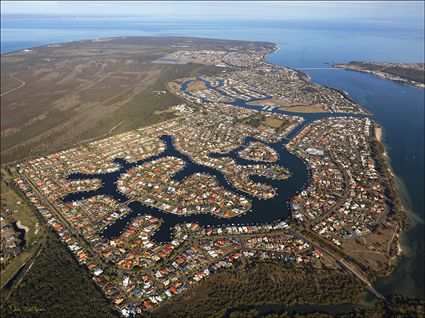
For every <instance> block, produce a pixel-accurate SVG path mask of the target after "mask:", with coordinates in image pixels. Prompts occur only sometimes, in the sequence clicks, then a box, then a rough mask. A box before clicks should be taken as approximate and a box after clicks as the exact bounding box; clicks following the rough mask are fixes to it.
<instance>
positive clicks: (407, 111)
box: [1, 18, 424, 297]
mask: <svg viewBox="0 0 425 318" xmlns="http://www.w3.org/2000/svg"><path fill="white" fill-rule="evenodd" d="M122 35H186V36H200V37H210V38H223V39H241V40H262V41H272V42H276V43H278V45H279V50H278V51H277V52H275V53H274V54H272V55H271V56H269V57H268V60H269V61H270V62H272V63H276V64H281V65H285V66H289V67H292V68H299V69H303V71H304V72H306V73H308V74H309V76H310V77H311V78H312V80H313V81H315V82H317V83H320V84H324V85H328V86H331V87H335V88H338V89H341V90H344V91H346V92H348V94H349V95H350V97H351V98H352V99H353V100H354V101H355V102H357V103H359V104H361V105H362V106H363V107H365V108H367V109H368V110H370V111H371V112H372V113H373V117H372V118H373V119H374V120H376V121H377V122H379V123H380V124H381V125H382V126H383V127H384V141H385V144H386V145H387V149H388V154H389V157H390V160H391V164H392V168H393V170H394V173H395V174H396V175H397V177H398V180H399V183H400V189H401V190H400V191H401V193H402V195H403V196H404V198H405V199H406V203H407V206H408V207H409V209H410V210H411V219H412V221H411V227H410V229H409V231H407V232H406V234H405V235H404V236H403V240H402V243H403V249H404V255H405V256H404V257H403V258H402V260H401V262H400V264H399V266H398V268H397V270H396V271H395V273H394V274H393V275H392V276H391V277H390V278H386V279H383V280H380V281H378V283H377V287H378V289H379V290H380V291H382V292H383V293H389V292H397V293H402V294H404V295H406V296H418V297H424V285H423V278H424V239H423V238H424V224H423V218H424V200H423V193H424V168H423V164H424V90H420V89H416V88H409V87H404V86H401V85H398V84H395V83H393V82H390V81H387V80H384V79H379V78H376V77H373V76H371V75H367V74H361V73H355V72H350V71H344V70H328V69H322V70H306V69H305V68H317V67H328V64H329V63H331V64H332V63H342V62H347V61H350V60H366V61H388V62H424V47H423V43H424V29H423V26H417V25H402V26H398V27H397V28H395V27H393V26H392V25H381V24H375V23H371V22H341V23H339V22H337V21H334V22H332V23H331V22H311V21H308V22H306V21H292V22H285V21H263V22H262V21H257V22H254V23H253V22H243V21H241V22H230V21H225V20H220V21H217V22H209V23H205V22H196V21H191V22H170V21H168V22H141V21H139V20H137V19H126V20H124V19H121V20H114V19H112V20H111V19H107V20H102V19H97V20H88V19H78V20H75V19H38V20H36V19H19V20H16V19H8V18H7V19H2V31H1V50H2V52H7V51H13V50H18V49H22V48H26V47H32V46H35V45H41V44H48V43H53V42H58V41H69V40H80V39H90V38H96V37H107V36H122Z"/></svg>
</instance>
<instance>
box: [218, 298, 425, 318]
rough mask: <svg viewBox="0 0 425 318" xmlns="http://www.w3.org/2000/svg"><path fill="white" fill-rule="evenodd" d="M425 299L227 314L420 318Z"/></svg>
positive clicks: (267, 317)
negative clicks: (333, 309) (364, 306)
mask: <svg viewBox="0 0 425 318" xmlns="http://www.w3.org/2000/svg"><path fill="white" fill-rule="evenodd" d="M424 308H425V300H423V299H411V298H405V297H403V296H400V295H390V296H389V297H388V299H387V300H385V301H384V300H380V301H378V302H377V303H376V304H375V306H374V307H373V308H368V309H360V308H359V309H353V310H351V311H349V312H346V313H335V312H333V313H327V312H321V311H307V312H305V313H292V312H291V313H289V312H288V311H283V312H279V313H261V311H260V310H258V309H256V308H253V309H247V310H235V311H232V312H231V313H230V315H226V317H229V318H254V317H263V318H289V317H291V318H292V317H293V318H331V317H338V318H354V317H359V318H360V317H366V318H377V317H400V318H401V317H409V318H414V317H415V318H416V317H417V318H420V317H424V315H425V310H424Z"/></svg>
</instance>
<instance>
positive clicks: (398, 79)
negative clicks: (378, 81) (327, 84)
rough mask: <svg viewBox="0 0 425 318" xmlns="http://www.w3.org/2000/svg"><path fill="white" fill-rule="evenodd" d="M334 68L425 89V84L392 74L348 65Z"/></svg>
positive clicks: (335, 65) (337, 65) (336, 65)
mask: <svg viewBox="0 0 425 318" xmlns="http://www.w3.org/2000/svg"><path fill="white" fill-rule="evenodd" d="M332 67H334V68H338V69H342V70H346V71H353V72H359V73H366V74H370V75H373V76H376V77H379V78H382V79H386V80H389V81H393V82H395V83H397V84H400V85H404V86H408V87H413V88H420V89H425V84H424V83H420V82H415V81H410V80H407V79H404V78H402V77H399V76H395V75H391V74H388V73H385V74H382V73H380V72H377V71H373V70H367V69H362V68H358V67H355V66H350V65H348V64H334V65H332Z"/></svg>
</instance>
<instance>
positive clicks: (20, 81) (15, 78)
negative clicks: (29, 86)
mask: <svg viewBox="0 0 425 318" xmlns="http://www.w3.org/2000/svg"><path fill="white" fill-rule="evenodd" d="M15 74H16V73H12V74H10V75H9V76H10V77H11V78H13V79H14V80H16V81H18V82H19V83H20V84H19V86H16V87H14V88H12V89H10V90H8V91H7V92H4V93H1V94H0V97H1V96H4V95H6V94H9V93H12V92H14V91H16V90H17V89H19V88H21V87H22V86H24V85H25V84H26V82H24V81H22V80H20V79H19V78H17V77H15Z"/></svg>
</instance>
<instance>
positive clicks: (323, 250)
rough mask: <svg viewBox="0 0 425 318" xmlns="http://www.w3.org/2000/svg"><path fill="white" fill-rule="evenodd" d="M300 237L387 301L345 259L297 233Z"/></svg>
mask: <svg viewBox="0 0 425 318" xmlns="http://www.w3.org/2000/svg"><path fill="white" fill-rule="evenodd" d="M295 233H296V234H297V235H298V236H299V237H301V238H302V239H304V240H305V241H306V242H308V243H309V244H311V245H312V246H314V247H315V248H317V249H319V250H320V251H322V252H323V253H325V254H327V255H329V256H330V257H332V258H333V259H335V260H336V261H337V262H338V263H339V264H341V265H342V266H343V267H344V268H346V269H348V270H349V271H350V272H351V273H353V274H354V275H355V276H356V277H357V278H359V279H360V280H361V281H362V282H363V283H364V284H365V285H366V287H367V289H368V290H369V291H370V292H371V293H373V294H374V295H375V296H376V297H378V298H380V299H385V297H384V296H383V295H382V294H381V293H379V292H378V291H377V290H376V289H375V288H374V287H373V286H372V284H371V283H370V282H369V281H368V279H367V278H365V277H364V276H363V275H362V274H360V273H359V272H358V270H356V269H355V268H353V267H352V266H350V265H349V264H348V263H347V262H345V261H344V258H342V257H341V256H336V255H335V254H334V253H332V252H330V251H329V250H327V249H326V248H324V247H322V246H319V245H318V243H316V242H312V240H311V239H309V238H308V237H306V236H305V235H303V234H301V233H300V232H298V231H296V232H295Z"/></svg>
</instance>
